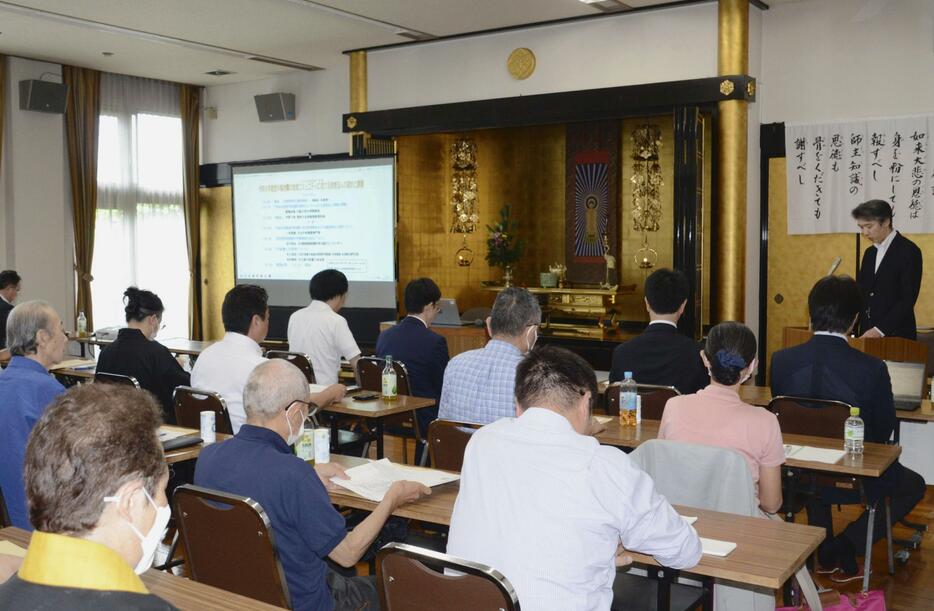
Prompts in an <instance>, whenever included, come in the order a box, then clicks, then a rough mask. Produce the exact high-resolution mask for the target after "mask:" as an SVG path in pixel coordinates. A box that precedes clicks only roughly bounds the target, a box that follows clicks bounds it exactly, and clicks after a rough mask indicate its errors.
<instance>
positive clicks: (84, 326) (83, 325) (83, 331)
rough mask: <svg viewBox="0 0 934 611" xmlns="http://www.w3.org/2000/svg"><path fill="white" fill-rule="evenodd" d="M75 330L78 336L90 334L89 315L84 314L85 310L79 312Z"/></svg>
mask: <svg viewBox="0 0 934 611" xmlns="http://www.w3.org/2000/svg"><path fill="white" fill-rule="evenodd" d="M75 331H76V332H77V333H78V337H85V336H86V335H87V334H88V317H87V316H85V315H84V312H78V320H77V321H76V324H75Z"/></svg>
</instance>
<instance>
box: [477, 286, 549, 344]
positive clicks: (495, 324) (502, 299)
mask: <svg viewBox="0 0 934 611" xmlns="http://www.w3.org/2000/svg"><path fill="white" fill-rule="evenodd" d="M541 322H542V308H541V307H540V306H539V305H538V299H536V298H535V295H533V294H532V293H530V292H528V291H527V290H526V289H520V288H517V287H514V286H513V287H509V288H508V289H503V290H502V291H500V293H499V295H497V296H496V301H495V302H494V303H493V313H492V315H491V316H490V330H491V331H492V332H493V335H507V336H509V337H515V336H517V335H519V334H520V333H522V332H523V331H525V329H526V328H527V327H528V326H529V325H537V324H539V323H541Z"/></svg>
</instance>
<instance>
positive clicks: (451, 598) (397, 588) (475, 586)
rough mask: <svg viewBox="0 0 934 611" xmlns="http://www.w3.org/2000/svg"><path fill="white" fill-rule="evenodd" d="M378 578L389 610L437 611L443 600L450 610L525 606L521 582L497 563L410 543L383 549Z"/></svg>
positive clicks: (512, 610) (512, 609)
mask: <svg viewBox="0 0 934 611" xmlns="http://www.w3.org/2000/svg"><path fill="white" fill-rule="evenodd" d="M444 569H453V570H455V571H457V572H458V573H461V574H460V575H446V574H445V573H444ZM376 583H377V588H379V600H380V607H381V608H382V610H383V611H434V610H435V609H438V608H439V601H444V605H443V606H444V608H445V609H446V610H447V611H473V610H475V609H483V610H487V609H490V610H494V611H495V610H499V611H518V609H519V598H518V596H517V595H516V590H515V588H514V587H513V586H512V584H511V583H510V582H509V580H508V579H506V577H505V576H504V575H503V574H502V573H500V572H499V571H497V570H496V569H494V568H491V567H489V566H486V565H484V564H480V563H478V562H471V561H469V560H464V559H462V558H457V557H456V556H449V555H448V554H442V553H440V552H435V551H432V550H428V549H423V548H420V547H415V546H413V545H406V544H404V543H390V544H388V545H386V546H384V547H383V548H382V549H380V550H379V553H378V554H377V556H376Z"/></svg>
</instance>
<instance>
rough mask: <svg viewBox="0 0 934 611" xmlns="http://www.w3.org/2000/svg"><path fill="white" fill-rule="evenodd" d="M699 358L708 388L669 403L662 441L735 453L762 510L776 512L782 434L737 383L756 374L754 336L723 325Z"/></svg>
mask: <svg viewBox="0 0 934 611" xmlns="http://www.w3.org/2000/svg"><path fill="white" fill-rule="evenodd" d="M701 360H703V361H704V365H705V366H706V367H707V370H708V371H709V372H710V386H708V387H707V388H704V389H702V390H700V391H698V392H697V393H695V394H693V395H682V396H679V397H674V398H672V399H669V401H668V403H667V404H666V405H665V412H664V414H663V415H662V423H661V428H660V430H659V433H658V437H659V439H671V440H674V441H684V442H687V443H700V444H705V445H711V446H718V447H722V448H729V449H731V450H736V451H737V452H739V453H740V454H742V455H743V458H745V459H746V465H747V466H748V467H749V472H750V473H751V474H752V481H753V482H754V483H755V484H756V485H757V489H758V497H759V507H760V508H761V509H762V510H763V511H765V512H766V513H775V512H776V511H778V509H779V508H780V507H781V505H782V480H781V465H782V463H784V462H785V449H784V446H783V445H782V433H781V430H780V429H779V428H778V420H777V419H776V418H775V416H774V415H773V414H772V413H771V412H769V411H768V410H765V409H763V408H761V407H756V406H753V405H749V404H748V403H744V402H743V401H742V399H740V398H739V394H738V392H737V391H738V388H739V385H740V384H742V383H743V382H745V381H746V380H748V379H749V377H750V376H751V375H752V374H753V372H754V371H755V370H756V365H757V361H756V338H755V336H754V335H753V334H752V331H750V330H749V328H748V327H746V326H745V325H743V324H741V323H738V322H723V323H720V324H719V325H717V326H715V327H714V328H713V329H711V330H710V335H708V337H707V344H706V346H705V348H704V350H702V351H701Z"/></svg>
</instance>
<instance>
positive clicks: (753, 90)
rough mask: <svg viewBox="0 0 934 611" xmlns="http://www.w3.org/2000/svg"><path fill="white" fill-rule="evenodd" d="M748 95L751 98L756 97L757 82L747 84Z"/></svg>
mask: <svg viewBox="0 0 934 611" xmlns="http://www.w3.org/2000/svg"><path fill="white" fill-rule="evenodd" d="M746 95H748V96H749V97H752V96H754V95H756V82H755V81H749V82H748V83H746Z"/></svg>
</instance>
